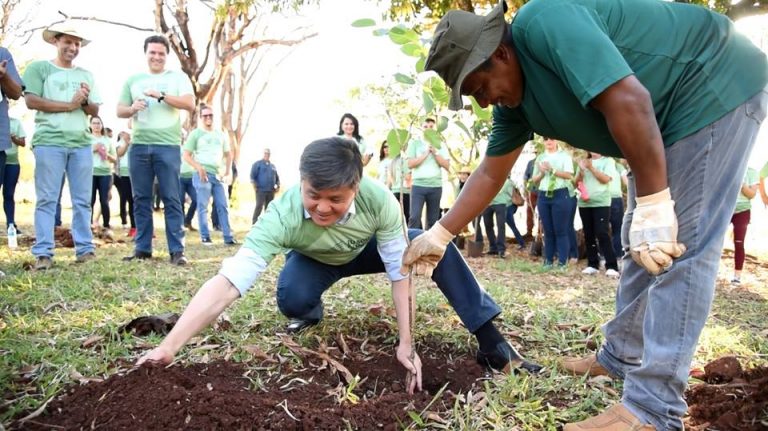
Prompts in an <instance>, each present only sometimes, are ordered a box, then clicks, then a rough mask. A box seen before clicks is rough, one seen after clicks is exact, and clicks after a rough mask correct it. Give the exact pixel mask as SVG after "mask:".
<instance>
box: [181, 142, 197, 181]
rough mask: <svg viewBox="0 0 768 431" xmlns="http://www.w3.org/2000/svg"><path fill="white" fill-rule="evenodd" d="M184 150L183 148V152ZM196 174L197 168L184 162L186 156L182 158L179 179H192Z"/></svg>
mask: <svg viewBox="0 0 768 431" xmlns="http://www.w3.org/2000/svg"><path fill="white" fill-rule="evenodd" d="M183 151H184V149H183V148H182V152H183ZM194 174H195V168H193V167H192V165H190V164H189V163H187V162H186V161H185V160H184V156H183V155H182V157H181V169H179V178H192V176H193V175H194Z"/></svg>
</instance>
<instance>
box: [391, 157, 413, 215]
mask: <svg viewBox="0 0 768 431" xmlns="http://www.w3.org/2000/svg"><path fill="white" fill-rule="evenodd" d="M389 176H390V179H389V182H390V184H392V185H391V186H390V188H389V189H390V190H391V191H392V193H393V194H394V195H395V198H397V200H398V202H400V204H401V205H402V206H403V216H405V219H406V220H408V219H409V218H410V217H411V183H412V179H411V169H410V168H408V162H407V161H406V160H405V159H404V158H403V157H402V156H401V155H400V154H398V155H397V156H396V157H395V158H394V159H392V164H390V169H389ZM401 192H402V193H401Z"/></svg>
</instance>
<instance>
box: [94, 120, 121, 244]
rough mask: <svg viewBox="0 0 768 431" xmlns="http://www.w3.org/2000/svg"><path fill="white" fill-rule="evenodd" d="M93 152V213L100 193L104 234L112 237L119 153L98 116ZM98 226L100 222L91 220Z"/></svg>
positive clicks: (95, 123)
mask: <svg viewBox="0 0 768 431" xmlns="http://www.w3.org/2000/svg"><path fill="white" fill-rule="evenodd" d="M90 130H91V148H92V150H91V152H92V157H93V186H92V189H91V212H92V213H93V209H94V206H95V204H96V192H97V191H98V193H99V204H100V205H99V206H100V207H101V217H102V221H103V224H102V233H103V234H104V235H106V236H107V237H112V231H111V228H110V225H109V220H110V213H109V195H110V189H111V188H112V165H113V164H114V163H115V162H116V161H117V153H116V152H115V146H114V145H113V144H112V139H110V138H109V137H108V136H106V135H105V134H104V123H102V121H101V118H100V117H99V116H97V115H93V116H91V128H90ZM91 223H93V224H94V225H95V226H98V220H93V219H92V220H91Z"/></svg>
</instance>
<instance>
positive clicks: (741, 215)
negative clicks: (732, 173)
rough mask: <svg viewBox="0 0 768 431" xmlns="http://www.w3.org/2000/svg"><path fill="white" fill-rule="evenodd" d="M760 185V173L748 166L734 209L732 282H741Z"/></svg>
mask: <svg viewBox="0 0 768 431" xmlns="http://www.w3.org/2000/svg"><path fill="white" fill-rule="evenodd" d="M759 186H760V179H759V174H758V172H757V171H756V170H755V169H752V168H747V172H746V173H745V174H744V181H743V182H742V183H741V189H740V190H739V197H738V198H736V208H735V209H734V210H733V216H732V217H731V224H732V225H733V252H734V258H733V264H734V266H733V278H731V284H733V285H736V286H738V285H740V284H741V271H742V270H743V269H744V260H745V258H746V252H745V251H744V239H745V238H746V236H747V226H749V222H750V218H751V215H752V202H751V201H752V198H754V197H755V195H756V194H757V189H758V187H759Z"/></svg>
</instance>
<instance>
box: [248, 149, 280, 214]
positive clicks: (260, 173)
mask: <svg viewBox="0 0 768 431" xmlns="http://www.w3.org/2000/svg"><path fill="white" fill-rule="evenodd" d="M269 155H270V151H269V148H265V149H264V157H263V158H262V159H261V160H259V161H257V162H256V163H254V164H253V166H251V184H253V190H254V191H255V192H256V208H254V210H253V221H252V222H253V223H254V224H255V223H256V220H257V219H258V218H259V215H261V212H262V211H263V210H265V209H267V205H269V203H270V202H272V199H274V198H275V192H276V191H278V190H280V176H279V175H277V169H276V168H275V165H273V164H272V162H270V161H269Z"/></svg>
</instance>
